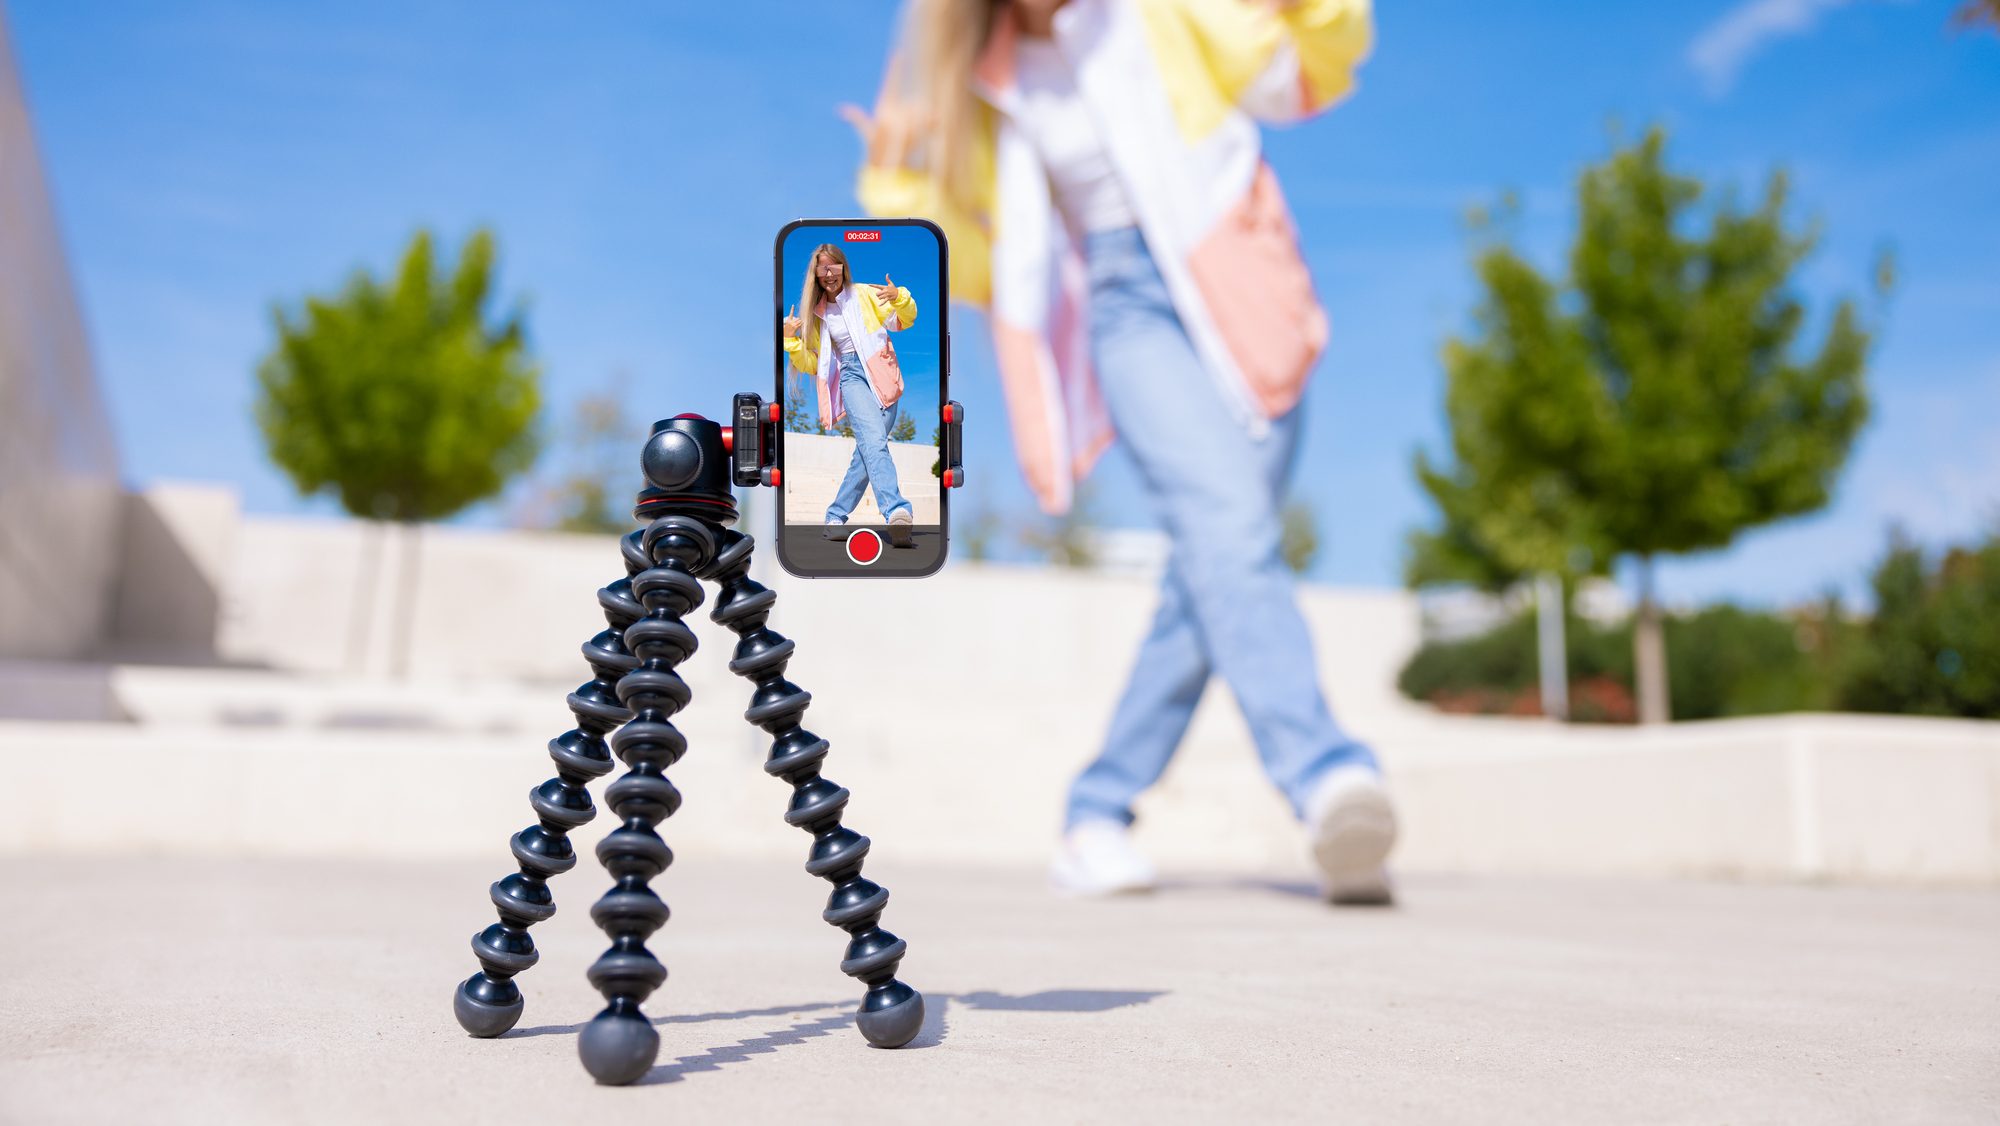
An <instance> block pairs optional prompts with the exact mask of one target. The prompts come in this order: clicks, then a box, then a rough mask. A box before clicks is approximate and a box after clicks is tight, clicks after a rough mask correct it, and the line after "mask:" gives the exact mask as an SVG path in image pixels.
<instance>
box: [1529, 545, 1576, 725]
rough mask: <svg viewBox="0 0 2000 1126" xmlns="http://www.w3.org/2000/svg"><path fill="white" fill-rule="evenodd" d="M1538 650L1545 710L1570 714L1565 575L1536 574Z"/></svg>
mask: <svg viewBox="0 0 2000 1126" xmlns="http://www.w3.org/2000/svg"><path fill="white" fill-rule="evenodd" d="M1535 635H1536V641H1537V645H1536V650H1537V653H1538V655H1539V656H1540V658H1541V678H1542V714H1543V715H1545V716H1548V717H1550V718H1551V719H1568V718H1569V654H1568V652H1567V646H1566V645H1565V641H1566V639H1565V638H1564V637H1563V581H1562V576H1561V575H1557V574H1555V573H1553V572H1550V571H1544V572H1542V573H1541V574H1539V575H1536V576H1535Z"/></svg>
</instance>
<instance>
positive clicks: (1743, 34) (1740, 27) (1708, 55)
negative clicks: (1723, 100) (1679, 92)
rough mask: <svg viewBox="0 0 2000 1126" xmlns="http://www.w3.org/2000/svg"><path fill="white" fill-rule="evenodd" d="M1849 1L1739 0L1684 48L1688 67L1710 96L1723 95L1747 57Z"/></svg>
mask: <svg viewBox="0 0 2000 1126" xmlns="http://www.w3.org/2000/svg"><path fill="white" fill-rule="evenodd" d="M1850 3H1853V0H1743V2H1742V3H1740V4H1738V5H1736V7H1734V8H1731V9H1730V10H1729V11H1727V12H1725V13H1723V16H1722V18H1721V19H1718V20H1716V21H1715V22H1714V23H1712V24H1709V25H1708V27H1707V28H1705V29H1703V31H1702V33H1701V34H1700V35H1698V36H1696V37H1695V40H1694V42H1693V43H1692V44H1691V45H1690V46H1689V47H1688V63H1689V64H1690V65H1692V66H1693V67H1694V69H1695V72H1696V73H1698V74H1699V75H1701V81H1702V85H1704V86H1706V87H1707V88H1708V92H1709V93H1710V94H1714V95H1719V94H1723V93H1726V92H1727V91H1728V89H1729V87H1730V86H1731V85H1733V84H1734V83H1735V82H1736V75H1737V74H1738V72H1740V71H1741V70H1742V69H1743V66H1744V64H1745V63H1747V62H1749V61H1750V58H1751V56H1753V55H1755V54H1756V53H1757V52H1758V51H1760V50H1762V49H1763V48H1764V47H1765V46H1767V45H1768V44H1770V43H1771V42H1772V41H1773V40H1777V39H1783V38H1785V37H1787V36H1791V35H1802V34H1804V33H1805V32H1808V31H1811V30H1812V28H1813V25H1814V24H1816V23H1818V22H1819V17H1820V13H1822V12H1828V11H1832V10H1833V9H1835V8H1841V7H1845V6H1847V5H1848V4H1850Z"/></svg>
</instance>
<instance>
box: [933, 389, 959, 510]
mask: <svg viewBox="0 0 2000 1126" xmlns="http://www.w3.org/2000/svg"><path fill="white" fill-rule="evenodd" d="M938 413H939V414H940V415H941V416H942V417H943V420H944V449H943V450H942V451H941V455H942V460H943V462H944V472H943V473H942V474H941V475H940V476H941V479H942V480H943V482H944V487H945V488H947V489H957V488H962V487H963V486H964V485H965V407H964V405H963V404H961V403H960V402H959V401H958V400H956V399H952V400H949V401H947V402H946V403H945V405H944V406H943V407H942V408H941V409H940V410H939V411H938Z"/></svg>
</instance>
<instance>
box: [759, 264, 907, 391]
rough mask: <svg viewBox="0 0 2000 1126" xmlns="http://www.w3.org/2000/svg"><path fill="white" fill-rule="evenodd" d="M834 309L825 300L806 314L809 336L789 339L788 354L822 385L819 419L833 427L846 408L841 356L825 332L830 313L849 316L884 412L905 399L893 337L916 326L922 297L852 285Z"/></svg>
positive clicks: (852, 333)
mask: <svg viewBox="0 0 2000 1126" xmlns="http://www.w3.org/2000/svg"><path fill="white" fill-rule="evenodd" d="M834 305H835V308H833V309H831V310H829V309H828V307H827V302H826V301H825V300H824V299H822V300H821V301H820V303H819V308H817V309H813V310H811V311H810V312H809V313H807V315H806V318H805V337H804V338H803V339H801V338H799V337H796V336H787V337H785V354H786V355H787V356H790V357H791V360H792V366H793V367H795V368H797V369H798V370H800V371H802V372H805V373H807V374H808V375H811V376H812V377H813V382H814V383H815V385H816V386H817V387H818V390H819V417H820V419H821V420H822V421H824V422H825V423H826V424H827V425H828V426H835V425H838V424H839V422H840V420H841V418H842V417H843V416H845V415H846V414H847V404H845V403H843V402H841V401H840V357H838V356H836V355H834V354H833V352H834V350H833V347H832V341H830V340H826V338H825V337H824V336H823V335H822V334H821V329H822V327H823V326H824V324H825V321H826V316H827V314H828V313H829V312H833V313H834V314H835V315H837V316H844V317H846V318H847V324H848V333H849V335H850V336H851V337H852V339H853V341H854V345H855V349H854V350H855V352H856V354H858V355H859V356H860V357H861V366H863V367H865V368H867V369H868V386H870V387H871V388H873V389H874V391H875V397H876V398H877V399H879V400H881V402H882V409H884V410H887V409H888V408H890V407H893V406H895V405H896V402H897V400H899V399H901V398H902V397H903V365H902V363H901V362H900V361H898V360H897V359H896V347H895V345H893V344H891V343H889V334H890V333H891V332H900V331H902V330H903V329H906V328H908V327H910V326H911V325H913V324H915V323H917V299H916V298H915V297H914V296H912V295H911V294H910V289H909V287H908V286H902V285H899V286H897V287H896V288H895V290H894V291H893V292H892V291H891V290H890V289H889V287H888V286H884V285H862V284H858V283H849V284H848V285H847V287H846V288H844V289H842V290H841V292H840V296H839V297H837V298H835V299H834ZM822 342H824V343H825V345H826V346H825V347H822V346H821V345H822Z"/></svg>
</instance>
